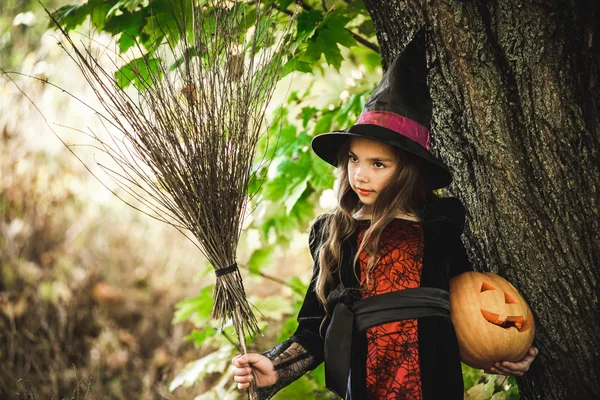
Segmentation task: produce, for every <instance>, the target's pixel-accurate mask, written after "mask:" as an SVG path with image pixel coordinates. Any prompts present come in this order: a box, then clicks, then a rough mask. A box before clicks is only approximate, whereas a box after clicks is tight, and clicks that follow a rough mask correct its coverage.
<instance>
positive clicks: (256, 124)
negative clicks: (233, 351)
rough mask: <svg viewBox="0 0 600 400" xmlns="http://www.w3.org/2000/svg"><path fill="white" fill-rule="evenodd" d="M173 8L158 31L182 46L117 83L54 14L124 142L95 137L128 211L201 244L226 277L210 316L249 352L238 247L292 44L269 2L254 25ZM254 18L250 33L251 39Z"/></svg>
mask: <svg viewBox="0 0 600 400" xmlns="http://www.w3.org/2000/svg"><path fill="white" fill-rule="evenodd" d="M167 1H169V0H167ZM150 4H152V2H151V3H150ZM168 4H169V6H170V10H171V12H172V18H173V20H172V23H170V24H168V25H167V26H157V27H156V29H157V30H159V31H162V33H164V34H165V37H167V36H169V37H171V38H173V37H175V38H177V39H178V41H177V42H176V43H173V41H171V42H165V43H164V44H163V48H162V49H163V50H165V51H164V53H163V54H162V57H157V56H144V57H142V58H141V59H137V60H135V62H130V63H129V64H127V68H125V69H120V70H119V71H118V72H117V74H116V75H114V76H113V75H112V74H110V73H109V72H107V71H106V69H104V68H103V66H102V64H103V63H102V62H101V61H100V58H101V56H100V55H98V54H94V52H93V51H92V50H91V49H90V48H84V49H79V48H78V46H77V45H76V44H75V43H74V41H73V40H72V38H71V37H70V36H69V35H68V33H67V32H66V31H65V30H64V29H63V28H62V27H61V23H60V20H57V19H56V18H55V17H54V16H53V15H52V14H50V13H49V15H50V18H51V19H52V21H53V22H54V23H55V24H56V26H57V27H58V28H59V29H60V30H61V32H62V33H63V35H64V37H65V40H66V42H67V46H63V47H64V48H65V50H66V51H67V53H68V54H69V56H70V57H71V58H72V59H73V60H74V61H75V62H76V63H77V65H78V67H79V69H80V70H81V72H82V74H83V75H84V77H85V79H86V80H87V82H88V83H89V85H90V86H91V88H92V89H93V90H94V92H95V93H96V95H97V97H98V100H99V101H100V103H101V104H102V106H103V108H104V111H105V113H100V115H99V116H100V118H101V119H103V120H104V121H105V122H106V123H107V124H110V125H111V126H112V128H113V129H114V128H116V130H117V131H118V132H119V134H120V135H122V138H120V137H117V136H116V135H114V134H111V136H110V141H105V140H102V139H101V138H100V137H99V136H97V135H95V134H93V133H92V137H93V139H94V140H95V141H96V147H97V148H98V149H100V150H101V151H102V152H104V153H105V154H107V155H108V156H109V157H110V158H111V159H112V160H114V162H115V164H116V165H117V167H109V166H107V165H105V164H99V165H100V167H101V168H103V169H104V171H105V172H106V173H107V174H108V175H109V176H110V177H111V179H113V180H114V181H115V182H116V183H117V184H118V185H119V186H120V187H121V188H122V189H123V190H124V191H125V192H126V193H127V194H128V195H129V196H130V198H131V199H134V200H135V201H136V202H137V205H134V204H132V202H131V201H128V200H124V201H125V202H127V203H128V204H130V205H132V206H133V207H134V208H137V209H138V210H140V211H142V212H144V213H146V214H148V215H150V216H152V217H153V218H156V219H158V220H161V221H163V222H166V223H168V224H170V225H172V226H174V227H175V228H177V229H178V230H180V231H181V232H182V233H183V234H184V235H186V234H185V232H186V231H189V232H191V234H192V236H193V238H190V236H188V235H186V236H187V237H188V238H190V239H191V240H192V241H193V242H194V243H195V244H196V246H197V247H198V248H199V249H200V251H201V252H202V253H203V254H204V255H205V256H206V258H207V259H208V260H209V261H210V263H211V264H212V265H213V266H214V268H215V272H216V275H217V281H216V286H215V292H214V308H213V316H214V318H216V319H219V320H221V321H222V322H224V321H225V320H229V319H232V320H233V325H234V327H235V329H236V332H237V334H238V339H239V342H240V350H241V351H242V352H243V353H245V352H246V344H245V336H246V334H249V335H256V334H257V333H258V332H259V328H258V324H257V321H256V318H255V316H254V314H253V312H252V310H251V309H250V307H249V305H248V302H247V299H246V295H245V291H244V287H243V284H242V277H241V275H240V273H239V270H238V269H237V265H236V248H237V244H238V240H239V237H240V233H241V227H242V222H243V217H244V215H245V213H246V207H247V205H248V201H249V198H248V194H247V190H248V184H249V179H252V178H253V175H252V168H253V165H254V155H255V148H256V145H257V142H258V139H259V137H260V134H261V132H262V123H263V120H264V117H265V112H266V109H267V105H268V103H269V101H270V99H271V96H272V94H273V90H274V87H275V84H276V82H277V81H278V77H279V73H280V70H281V66H282V61H283V54H284V52H285V50H284V44H285V43H284V42H285V40H286V38H287V37H288V36H287V35H286V32H279V36H276V35H275V34H274V32H273V27H274V25H275V24H274V23H273V21H272V20H271V17H270V14H269V9H268V8H267V7H264V6H262V5H261V4H260V2H259V4H255V5H253V9H254V10H256V12H257V14H256V16H252V17H250V16H249V15H247V13H246V11H247V10H248V7H249V6H248V5H247V4H245V3H244V2H242V1H225V0H209V1H203V2H197V1H194V0H170V2H168ZM248 18H252V19H253V20H251V21H250V22H251V24H253V26H252V27H251V28H250V29H249V30H248V31H246V29H247V26H248V20H247V19H248ZM173 27H176V28H173ZM288 27H289V26H288ZM167 34H168V35H167ZM139 50H140V52H142V53H143V52H144V51H143V50H144V49H141V48H139ZM115 66H116V67H119V65H115ZM131 82H133V83H135V85H136V87H137V88H138V93H137V95H138V96H139V97H138V98H136V99H133V98H132V97H130V96H129V95H128V94H127V93H126V91H124V90H121V87H123V86H125V85H126V84H127V83H131ZM115 194H116V193H115ZM119 197H120V198H121V199H123V198H122V197H121V196H119ZM194 239H195V240H194ZM255 396H256V393H255V392H254V391H253V390H251V391H250V397H251V398H255Z"/></svg>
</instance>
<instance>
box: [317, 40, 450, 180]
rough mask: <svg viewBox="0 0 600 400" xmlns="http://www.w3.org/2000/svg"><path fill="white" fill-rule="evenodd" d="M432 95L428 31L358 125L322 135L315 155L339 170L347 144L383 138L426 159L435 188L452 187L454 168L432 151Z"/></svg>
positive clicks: (395, 66)
mask: <svg viewBox="0 0 600 400" xmlns="http://www.w3.org/2000/svg"><path fill="white" fill-rule="evenodd" d="M431 108H432V106H431V97H430V96H429V87H428V86H427V60H426V55H425V32H424V31H422V30H421V31H420V32H418V33H417V34H416V35H415V37H414V38H413V40H412V41H411V42H410V43H409V44H408V45H407V46H406V48H405V49H404V50H403V51H402V53H400V54H399V55H398V56H396V58H395V59H394V61H393V62H392V64H391V65H390V66H389V68H388V69H387V71H386V72H385V74H384V75H383V78H382V79H381V82H379V84H378V85H377V87H376V88H375V90H374V91H373V93H372V94H371V96H370V97H369V99H368V100H367V103H366V104H365V107H364V109H363V112H362V114H361V116H360V118H359V119H358V121H357V122H356V124H354V125H353V126H351V127H350V128H348V129H345V130H343V131H334V132H330V133H324V134H320V135H317V136H315V137H314V138H313V140H312V148H313V150H314V152H315V153H316V154H317V155H318V156H319V157H321V158H322V159H323V160H325V161H326V162H328V163H329V164H331V165H334V166H337V163H338V153H339V150H340V149H341V148H342V145H343V144H344V142H345V141H347V140H348V139H349V138H350V137H352V136H358V137H364V138H367V139H372V140H377V141H379V142H383V143H386V144H389V145H392V146H395V147H399V148H401V149H402V150H405V151H408V152H410V153H412V154H414V155H416V156H418V157H420V158H421V160H422V161H423V162H422V168H423V173H424V174H425V176H426V177H427V179H429V181H430V183H431V185H432V186H433V187H434V189H438V188H441V187H444V186H448V185H449V184H450V182H452V176H451V175H450V171H449V169H448V166H446V164H444V163H443V162H442V161H441V160H439V159H438V158H437V157H435V156H433V155H432V154H431V153H430V152H429V150H428V149H429V127H430V125H431Z"/></svg>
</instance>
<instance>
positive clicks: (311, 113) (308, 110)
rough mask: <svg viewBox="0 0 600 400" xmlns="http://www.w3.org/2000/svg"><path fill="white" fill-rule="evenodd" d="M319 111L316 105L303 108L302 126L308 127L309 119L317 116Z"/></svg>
mask: <svg viewBox="0 0 600 400" xmlns="http://www.w3.org/2000/svg"><path fill="white" fill-rule="evenodd" d="M317 111H319V110H317V109H316V108H315V107H304V108H302V127H303V128H306V125H307V124H308V121H310V119H311V118H313V117H315V116H316V114H317Z"/></svg>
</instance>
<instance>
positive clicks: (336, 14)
mask: <svg viewBox="0 0 600 400" xmlns="http://www.w3.org/2000/svg"><path fill="white" fill-rule="evenodd" d="M342 11H343V10H342V9H336V10H334V11H332V12H330V13H328V14H327V16H326V17H325V19H324V20H323V22H322V23H320V24H319V26H318V27H317V29H316V31H315V33H314V35H313V36H312V37H311V38H310V40H309V41H308V47H307V49H306V53H305V55H306V58H307V59H308V60H310V61H313V62H316V61H318V60H319V59H320V58H321V55H324V56H325V60H326V61H327V63H328V64H329V65H331V66H333V67H334V68H335V69H337V70H339V69H340V66H341V64H342V61H343V57H342V53H341V52H340V49H339V47H338V44H341V45H342V46H345V47H348V48H350V47H352V46H354V45H355V44H356V40H355V39H354V37H353V36H352V33H350V32H348V31H347V30H346V29H345V26H346V24H347V23H348V22H349V21H350V18H348V17H346V16H344V14H343V12H342Z"/></svg>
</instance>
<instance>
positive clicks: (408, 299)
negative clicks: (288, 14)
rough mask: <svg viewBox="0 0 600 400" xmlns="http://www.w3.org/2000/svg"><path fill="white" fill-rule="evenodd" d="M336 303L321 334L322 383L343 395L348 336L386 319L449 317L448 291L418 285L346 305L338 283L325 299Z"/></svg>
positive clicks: (347, 355) (347, 359)
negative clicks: (325, 328) (322, 348)
mask: <svg viewBox="0 0 600 400" xmlns="http://www.w3.org/2000/svg"><path fill="white" fill-rule="evenodd" d="M330 299H332V300H333V301H332V302H333V303H336V305H335V309H334V311H333V316H332V318H331V323H330V324H329V328H328V329H327V333H326V334H325V382H326V386H327V388H328V389H329V390H331V391H333V392H335V393H337V394H338V395H339V396H340V397H342V398H345V396H346V391H347V385H349V382H348V376H349V373H350V361H351V354H352V350H353V349H352V335H353V333H354V332H362V331H365V330H366V329H368V328H370V327H372V326H375V325H379V324H383V323H386V322H392V321H400V320H403V319H412V318H421V317H433V316H437V317H446V318H450V303H449V302H448V292H447V291H445V290H442V289H436V288H429V287H419V288H412V289H405V290H398V291H395V292H390V293H385V294H381V295H377V296H372V297H369V298H366V299H360V300H356V301H355V302H354V304H350V301H349V297H348V295H346V294H344V292H343V288H342V287H341V285H340V286H338V288H337V289H336V290H334V291H333V292H332V293H331V295H330V297H329V298H328V301H330Z"/></svg>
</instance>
